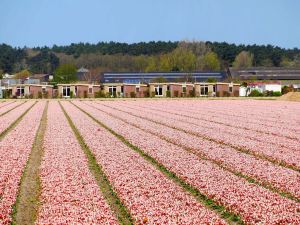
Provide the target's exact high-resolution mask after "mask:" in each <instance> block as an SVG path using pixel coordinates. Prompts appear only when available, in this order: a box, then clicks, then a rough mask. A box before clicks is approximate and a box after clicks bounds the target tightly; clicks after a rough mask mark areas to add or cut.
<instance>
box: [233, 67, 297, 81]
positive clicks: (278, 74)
mask: <svg viewBox="0 0 300 225" xmlns="http://www.w3.org/2000/svg"><path fill="white" fill-rule="evenodd" d="M230 72H231V75H232V76H233V77H239V78H241V79H249V78H252V77H255V78H256V79H257V80H300V69H289V68H280V67H279V68H278V67H277V68H274V67H272V68H249V69H241V70H233V69H231V71H230Z"/></svg>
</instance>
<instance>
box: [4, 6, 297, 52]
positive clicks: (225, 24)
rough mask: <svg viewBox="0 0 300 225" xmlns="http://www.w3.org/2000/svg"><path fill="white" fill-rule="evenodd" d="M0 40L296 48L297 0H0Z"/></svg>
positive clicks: (34, 43) (35, 43)
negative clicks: (200, 42)
mask: <svg viewBox="0 0 300 225" xmlns="http://www.w3.org/2000/svg"><path fill="white" fill-rule="evenodd" d="M0 9H1V13H0V43H7V44H10V45H13V46H21V47H23V46H25V45H26V46H28V47H33V46H43V45H48V46H52V45H53V44H57V45H66V44H70V43H72V42H74V43H77V42H90V43H97V42H98V41H119V42H128V43H132V42H140V41H151V40H155V41H157V40H164V41H168V40H171V41H178V40H184V39H189V40H192V39H195V40H204V41H227V42H230V43H237V44H239V43H243V44H254V43H256V44H272V45H278V46H280V47H285V48H294V47H298V48H300V13H299V12H300V1H299V0H0Z"/></svg>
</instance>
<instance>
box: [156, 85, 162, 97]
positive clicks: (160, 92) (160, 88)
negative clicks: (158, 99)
mask: <svg viewBox="0 0 300 225" xmlns="http://www.w3.org/2000/svg"><path fill="white" fill-rule="evenodd" d="M155 95H157V96H162V95H163V94H162V86H160V85H158V86H156V87H155Z"/></svg>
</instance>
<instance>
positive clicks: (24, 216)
mask: <svg viewBox="0 0 300 225" xmlns="http://www.w3.org/2000/svg"><path fill="white" fill-rule="evenodd" d="M47 110H48V102H47V103H46V106H45V108H44V111H43V115H42V118H41V121H40V125H39V128H38V130H37V133H36V136H35V140H34V143H33V146H32V150H31V153H30V156H29V159H28V161H27V164H26V167H25V170H24V172H23V174H22V178H21V184H20V188H19V193H18V196H17V200H16V203H15V205H14V206H13V213H12V219H13V222H12V224H34V222H35V220H36V218H37V214H38V206H39V196H40V192H41V182H40V177H39V169H40V165H41V161H42V157H43V153H44V151H43V140H44V135H45V131H46V126H47Z"/></svg>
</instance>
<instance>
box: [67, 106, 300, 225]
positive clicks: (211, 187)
mask: <svg viewBox="0 0 300 225" xmlns="http://www.w3.org/2000/svg"><path fill="white" fill-rule="evenodd" d="M75 104H76V105H78V106H79V107H81V108H82V109H84V110H85V111H87V112H88V113H90V114H91V115H92V116H93V117H95V118H96V119H98V120H99V121H101V122H102V123H103V124H105V125H106V126H108V127H110V128H111V129H112V130H114V131H115V132H116V133H119V134H120V135H122V136H123V137H125V138H126V139H127V140H129V141H130V142H131V143H132V144H134V145H136V146H137V147H139V148H140V149H142V150H143V151H144V152H146V153H147V154H149V155H150V156H151V157H153V158H154V159H156V160H157V161H158V162H160V163H161V164H163V165H164V166H165V167H166V168H168V169H169V170H170V171H172V172H174V173H175V174H177V175H178V176H179V177H180V178H181V179H183V180H185V181H186V182H187V183H189V184H191V185H192V186H194V187H196V188H197V189H198V190H199V191H200V192H202V193H204V194H205V195H207V196H208V197H210V198H213V199H214V200H215V201H216V202H219V203H220V204H222V205H224V206H226V207H227V208H228V209H229V210H232V211H233V212H235V213H237V214H239V215H240V216H241V217H242V219H243V220H244V221H245V222H246V223H262V224H275V223H291V224H298V223H299V222H300V215H299V213H298V212H299V210H300V204H299V203H296V202H294V201H292V200H289V199H286V198H284V197H282V196H280V195H278V194H275V193H273V192H271V191H269V190H267V189H264V188H262V187H260V186H256V185H254V184H250V183H248V182H247V181H246V180H244V179H242V178H240V177H237V176H234V175H233V174H231V173H229V172H227V171H224V170H222V169H220V168H219V167H218V166H216V165H215V164H213V163H211V162H209V161H205V160H200V159H199V158H198V157H196V156H195V155H194V154H191V153H188V152H187V151H185V150H184V149H182V148H180V147H178V146H175V145H174V144H171V143H168V142H166V141H164V140H161V139H160V138H158V137H157V136H155V135H152V134H149V133H147V132H144V131H142V130H140V129H137V128H135V127H133V126H130V125H128V124H126V123H124V122H122V121H120V120H118V119H116V118H113V117H111V116H109V115H105V114H103V113H100V112H99V111H98V110H96V109H94V108H92V107H90V106H87V105H86V104H84V103H82V102H75ZM73 111H74V110H72V112H73ZM90 133H92V132H90ZM98 136H99V135H98ZM87 138H88V137H87ZM179 138H180V137H179ZM93 139H94V138H93ZM106 142H107V141H105V143H106ZM98 146H99V145H98ZM108 151H112V150H108Z"/></svg>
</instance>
